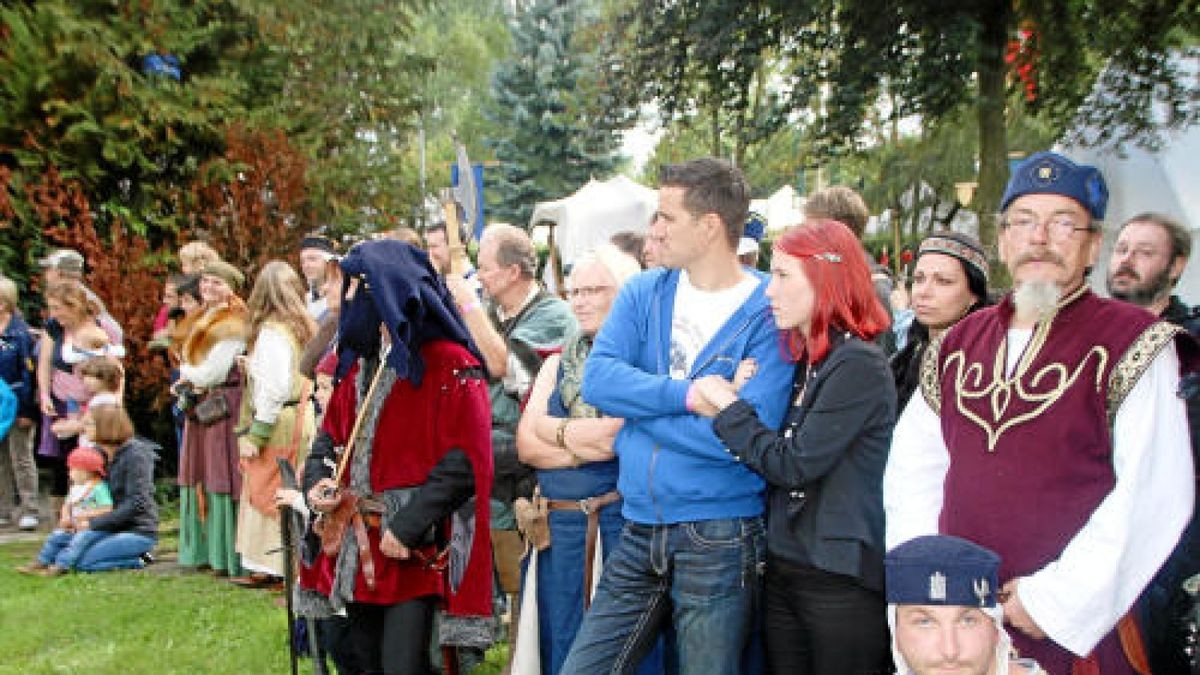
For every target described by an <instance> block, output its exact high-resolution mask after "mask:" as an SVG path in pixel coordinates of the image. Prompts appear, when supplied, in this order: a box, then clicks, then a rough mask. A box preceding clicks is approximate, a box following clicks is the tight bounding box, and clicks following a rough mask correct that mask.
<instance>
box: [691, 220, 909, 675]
mask: <svg viewBox="0 0 1200 675" xmlns="http://www.w3.org/2000/svg"><path fill="white" fill-rule="evenodd" d="M767 297H768V298H769V299H770V301H771V312H772V314H773V315H774V317H775V324H776V326H778V328H779V330H780V336H781V339H782V342H783V346H784V349H785V350H786V351H787V352H788V354H789V355H790V356H791V357H792V360H794V361H795V362H796V373H795V379H794V381H795V385H794V389H793V401H792V406H791V407H790V408H789V410H788V413H787V416H786V418H785V419H784V422H783V426H782V427H780V429H779V430H778V431H776V430H774V429H772V428H769V427H767V426H766V425H764V424H763V423H762V421H761V420H759V418H758V416H757V414H755V412H754V408H752V407H751V406H750V405H748V404H747V403H746V402H744V401H741V400H740V399H738V397H737V393H736V391H735V390H734V387H733V384H732V383H730V382H729V381H728V380H724V379H722V378H719V377H712V376H710V377H707V378H704V379H702V380H700V381H699V382H698V384H697V393H698V394H699V395H700V396H699V398H700V399H702V400H701V401H700V405H699V406H698V407H699V408H700V409H701V410H703V411H705V412H706V413H707V414H711V415H713V416H714V420H713V429H714V431H715V432H716V434H717V436H719V437H720V438H721V440H722V441H723V442H724V443H725V445H726V447H727V448H728V449H729V452H730V454H732V455H733V456H734V457H735V458H736V459H737V460H738V461H740V462H743V463H744V464H746V466H749V467H750V468H752V469H754V470H755V471H757V472H758V473H760V474H762V476H763V477H764V478H765V479H766V481H767V483H768V484H769V488H768V502H767V550H768V555H767V578H766V586H767V591H766V594H765V597H766V622H765V624H766V639H767V659H768V662H769V663H770V670H771V671H773V672H777V673H830V674H838V675H840V674H842V673H885V672H891V668H890V665H891V664H890V655H889V647H888V629H887V625H886V622H885V620H884V610H885V607H886V604H885V602H884V598H883V553H884V548H883V546H884V545H883V497H882V481H883V469H884V466H885V464H886V463H887V453H888V446H889V445H890V444H891V438H892V426H893V424H894V423H895V418H896V389H895V385H894V384H893V381H892V375H891V371H890V370H889V368H888V362H887V358H886V357H885V356H884V355H883V352H882V351H880V350H879V348H878V347H877V346H875V345H874V344H872V342H871V341H872V340H873V339H874V338H875V336H876V335H878V334H879V333H880V332H881V331H883V330H886V329H887V327H888V316H887V313H886V311H885V310H884V309H883V307H882V305H880V304H879V301H878V299H877V297H876V295H875V289H874V286H873V285H872V283H871V272H870V270H869V269H867V265H866V262H865V258H864V257H863V254H862V248H861V247H860V245H859V243H858V240H857V239H856V238H855V237H854V234H853V233H851V231H850V230H849V228H847V227H846V226H845V225H843V224H842V223H839V222H836V221H832V220H812V219H810V220H808V221H806V222H805V223H804V225H802V226H801V227H798V228H796V229H794V230H792V231H790V232H789V233H788V234H786V235H784V236H783V237H782V238H781V239H780V240H779V241H778V242H776V243H775V248H774V255H773V256H772V260H771V283H770V285H769V286H768V287H767Z"/></svg>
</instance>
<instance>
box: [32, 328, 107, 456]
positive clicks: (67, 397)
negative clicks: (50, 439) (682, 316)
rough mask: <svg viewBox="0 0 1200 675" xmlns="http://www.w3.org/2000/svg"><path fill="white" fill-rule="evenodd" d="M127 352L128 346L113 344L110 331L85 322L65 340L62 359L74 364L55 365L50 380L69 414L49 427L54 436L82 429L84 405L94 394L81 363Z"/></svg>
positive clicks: (74, 432)
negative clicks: (65, 367)
mask: <svg viewBox="0 0 1200 675" xmlns="http://www.w3.org/2000/svg"><path fill="white" fill-rule="evenodd" d="M124 356H125V348H124V347H121V346H120V345H114V344H112V343H111V342H110V341H109V336H108V333H106V332H105V331H104V329H103V328H101V327H100V326H99V325H90V326H84V327H83V328H80V329H79V330H78V331H76V332H75V335H74V337H73V338H72V339H71V340H68V341H66V342H64V343H63V347H62V360H63V361H65V362H66V363H68V364H70V365H71V366H72V372H70V373H68V372H66V371H62V370H58V369H55V370H54V373H53V375H52V379H51V380H50V389H51V391H52V392H53V393H54V397H55V398H57V399H58V400H60V401H63V402H64V403H65V404H66V407H67V411H66V415H65V416H64V417H62V418H60V419H59V420H58V421H57V422H55V423H54V424H53V425H52V426H51V427H50V429H51V431H53V432H54V435H55V436H57V437H58V438H70V437H72V436H75V435H77V434H78V433H79V419H80V417H81V416H82V414H83V405H84V404H85V403H86V402H87V400H88V399H89V398H91V394H92V392H89V391H88V390H87V387H86V385H85V384H84V383H83V377H82V372H81V370H82V364H84V363H86V362H87V361H88V360H90V359H93V358H95V357H110V358H113V359H119V358H122V357H124ZM64 423H65V424H64Z"/></svg>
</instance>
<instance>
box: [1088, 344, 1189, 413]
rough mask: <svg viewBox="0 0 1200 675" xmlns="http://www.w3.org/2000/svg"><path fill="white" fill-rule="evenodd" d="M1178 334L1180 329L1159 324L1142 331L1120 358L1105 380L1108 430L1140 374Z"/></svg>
mask: <svg viewBox="0 0 1200 675" xmlns="http://www.w3.org/2000/svg"><path fill="white" fill-rule="evenodd" d="M1181 332H1183V329H1181V328H1180V327H1179V326H1176V325H1175V324H1172V323H1167V322H1166V321H1159V322H1158V323H1156V324H1154V325H1152V326H1150V327H1149V328H1147V329H1146V330H1145V331H1143V332H1142V334H1141V335H1139V336H1138V338H1137V339H1136V340H1134V341H1133V344H1132V345H1130V346H1129V349H1127V350H1125V353H1124V354H1122V355H1121V358H1120V360H1118V361H1117V363H1116V365H1115V366H1113V370H1112V374H1111V375H1109V378H1108V400H1107V401H1106V403H1107V408H1108V425H1109V426H1110V427H1111V426H1112V425H1113V423H1115V422H1116V421H1117V410H1118V409H1119V408H1120V407H1121V404H1122V403H1124V402H1125V397H1126V396H1128V395H1129V392H1131V391H1133V386H1134V385H1135V384H1137V381H1138V379H1139V378H1141V376H1142V373H1144V372H1146V370H1147V369H1148V368H1149V367H1150V364H1151V363H1152V362H1153V361H1154V359H1155V357H1157V356H1158V353H1159V352H1161V351H1162V350H1163V347H1166V346H1167V345H1168V344H1170V343H1171V341H1172V340H1174V339H1175V335H1176V334H1177V333H1181Z"/></svg>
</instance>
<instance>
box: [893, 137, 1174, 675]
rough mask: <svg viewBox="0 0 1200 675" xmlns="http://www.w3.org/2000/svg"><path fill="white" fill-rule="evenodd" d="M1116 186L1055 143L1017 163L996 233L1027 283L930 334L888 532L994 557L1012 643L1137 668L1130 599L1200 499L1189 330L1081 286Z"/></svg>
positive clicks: (1034, 653) (1139, 659) (1067, 664)
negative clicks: (963, 543)
mask: <svg viewBox="0 0 1200 675" xmlns="http://www.w3.org/2000/svg"><path fill="white" fill-rule="evenodd" d="M1106 199H1107V191H1106V188H1105V185H1104V181H1103V178H1102V177H1101V176H1100V173H1099V172H1098V171H1097V170H1096V169H1094V168H1092V167H1087V166H1078V165H1076V164H1074V163H1072V162H1071V161H1070V160H1069V159H1067V158H1065V157H1062V156H1060V155H1056V154H1054V153H1037V154H1035V155H1033V156H1032V157H1030V158H1029V159H1028V160H1026V161H1025V162H1024V163H1023V164H1021V165H1020V166H1019V167H1017V169H1016V171H1015V172H1014V174H1013V177H1012V180H1011V181H1010V183H1009V185H1008V188H1007V189H1006V191H1005V195H1004V198H1003V200H1002V204H1001V208H1002V209H1003V211H1004V213H1003V219H1002V222H1001V230H1000V239H999V244H1000V257H1001V259H1002V260H1003V261H1004V263H1005V265H1006V266H1007V267H1008V269H1009V271H1010V273H1011V274H1012V278H1013V284H1014V291H1013V293H1011V294H1009V295H1008V296H1006V297H1005V298H1004V299H1003V301H1002V302H1001V303H1000V304H998V305H996V306H995V307H991V308H988V309H986V310H983V311H980V312H976V313H975V314H972V315H970V316H968V317H966V318H965V319H963V320H962V321H961V322H959V323H958V325H956V326H955V327H954V328H953V329H951V330H950V331H948V332H947V333H946V334H945V336H944V337H943V339H942V340H941V342H940V344H939V343H935V344H933V345H931V346H930V349H929V350H928V351H927V357H926V363H925V364H924V367H923V372H922V394H923V395H922V396H914V397H913V398H912V400H911V402H910V403H909V406H908V408H906V409H905V411H904V414H903V415H902V417H901V419H900V422H899V423H898V424H897V427H896V431H895V435H894V440H893V445H892V452H891V456H890V458H889V462H888V469H887V473H886V475H885V478H884V505H885V508H886V509H887V516H888V522H887V529H888V532H887V539H888V546H889V547H892V546H896V545H898V544H900V543H903V542H904V541H907V540H909V539H912V538H914V537H917V536H920V535H924V534H933V533H940V534H949V535H955V536H958V537H962V538H964V539H968V540H971V541H975V542H977V543H979V544H980V545H982V546H985V547H987V548H989V549H991V550H993V551H995V552H996V553H998V554H999V555H1000V557H1001V559H1002V560H1003V563H1002V565H1001V568H1000V582H1001V583H1002V584H1003V590H1002V594H1001V595H1002V598H1003V609H1004V619H1005V621H1006V622H1007V623H1009V624H1010V625H1011V626H1012V627H1013V628H1014V629H1015V630H1013V631H1012V633H1013V642H1014V646H1015V647H1016V649H1017V650H1018V651H1019V653H1020V654H1021V655H1022V656H1026V657H1033V658H1034V659H1036V660H1037V661H1038V662H1039V663H1040V664H1041V665H1042V666H1043V667H1044V668H1046V670H1047V671H1048V672H1051V673H1063V674H1066V673H1104V674H1105V675H1108V674H1110V673H1134V672H1138V670H1140V668H1141V666H1143V665H1144V661H1145V657H1144V653H1143V652H1142V650H1141V649H1140V647H1141V643H1140V639H1139V635H1138V629H1137V626H1136V625H1135V623H1134V622H1133V621H1132V619H1131V618H1130V617H1129V615H1128V614H1127V613H1128V611H1129V609H1130V607H1131V605H1132V604H1133V602H1134V600H1135V599H1136V598H1137V596H1138V593H1139V592H1140V591H1141V589H1142V588H1143V587H1144V586H1145V585H1146V583H1147V582H1148V581H1149V580H1150V578H1151V577H1152V576H1153V575H1154V573H1155V571H1156V570H1157V569H1158V567H1159V566H1160V565H1161V564H1162V562H1163V560H1165V559H1166V557H1167V555H1168V553H1169V552H1170V551H1171V549H1172V547H1173V546H1174V545H1175V543H1176V541H1178V538H1179V534H1180V532H1181V531H1182V530H1183V526H1184V524H1185V523H1186V522H1187V519H1188V516H1189V515H1190V513H1191V509H1192V500H1193V497H1194V495H1193V485H1192V480H1191V476H1192V459H1191V452H1190V449H1189V443H1188V430H1187V423H1186V419H1185V416H1184V408H1183V402H1182V401H1181V400H1179V398H1177V397H1176V395H1175V392H1176V389H1177V386H1178V382H1179V363H1180V362H1179V355H1180V353H1182V352H1177V350H1176V336H1177V335H1178V331H1177V329H1176V328H1175V327H1174V326H1171V325H1170V324H1166V323H1162V322H1159V321H1157V320H1156V318H1155V317H1154V316H1152V315H1150V314H1149V313H1148V312H1145V311H1144V310H1142V309H1139V308H1137V307H1132V306H1130V305H1127V304H1125V303H1119V302H1114V301H1110V300H1105V299H1101V298H1098V297H1096V296H1095V295H1094V294H1092V293H1091V291H1090V290H1088V288H1087V286H1086V284H1085V278H1086V275H1087V272H1088V270H1089V269H1090V267H1091V266H1092V265H1094V264H1095V261H1096V257H1097V255H1098V253H1099V250H1100V239H1101V235H1100V232H1099V228H1098V221H1100V220H1101V219H1102V218H1103V216H1104V208H1105V202H1106ZM1183 344H1184V343H1182V342H1181V343H1180V345H1183ZM1188 355H1190V352H1189V353H1188ZM1143 672H1144V671H1143Z"/></svg>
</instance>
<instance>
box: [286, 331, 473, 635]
mask: <svg viewBox="0 0 1200 675" xmlns="http://www.w3.org/2000/svg"><path fill="white" fill-rule="evenodd" d="M421 357H422V359H423V360H424V362H425V377H424V380H423V381H422V383H421V386H420V387H419V388H414V387H413V386H412V383H411V382H409V381H408V380H398V381H397V382H396V383H395V384H394V385H393V386H392V391H391V393H390V394H389V395H388V398H387V399H386V400H385V401H384V404H383V405H384V407H383V411H382V412H381V414H380V416H379V424H378V427H377V428H376V430H375V438H374V444H373V448H372V451H371V490H372V491H374V492H376V493H380V492H383V491H384V490H388V489H392V488H400V487H411V486H417V485H422V484H424V483H425V480H426V478H427V477H428V475H429V472H430V471H431V470H432V469H433V467H434V466H436V465H437V463H438V462H439V461H440V460H441V459H442V457H444V456H445V454H446V453H447V452H449V451H450V450H452V449H454V448H458V449H460V450H462V451H463V452H464V453H465V454H466V455H467V457H468V459H470V461H471V466H472V468H473V470H474V474H475V496H476V499H475V523H476V526H475V536H474V539H473V540H472V543H471V554H470V559H469V561H468V563H467V569H466V572H465V575H464V577H463V580H462V583H461V584H460V586H459V588H458V589H457V590H456V591H452V590H451V589H450V587H449V583H448V580H447V577H448V570H436V569H431V568H430V567H428V566H426V565H425V564H423V563H422V562H420V561H419V560H417V559H416V557H414V558H413V559H409V560H396V559H394V558H389V557H387V556H384V555H383V554H382V553H380V551H379V539H380V531H379V530H378V529H374V528H368V534H369V537H370V541H371V555H372V557H373V559H374V562H375V588H374V589H371V588H368V586H367V583H366V580H365V579H364V577H363V574H362V568H361V565H360V567H359V571H358V574H357V576H356V578H355V584H354V599H355V601H357V602H365V603H371V604H382V605H390V604H395V603H398V602H404V601H406V600H411V599H413V598H417V597H421V596H427V595H433V596H437V597H440V598H442V599H443V600H444V601H445V603H446V604H445V608H446V609H447V611H449V612H450V613H451V614H456V615H477V616H491V614H492V604H491V596H492V558H491V542H490V537H489V529H488V522H489V520H488V518H489V509H488V499H489V496H490V493H491V484H492V448H491V424H490V420H491V407H490V404H489V401H488V393H487V383H486V382H485V381H484V380H482V379H478V378H466V377H460V376H459V375H458V374H457V373H458V372H459V371H460V370H462V369H466V368H479V367H480V364H479V362H478V361H477V360H476V359H475V358H474V357H473V356H472V355H471V354H470V352H468V351H467V350H466V349H464V348H462V347H461V346H459V345H458V344H456V343H453V342H449V341H435V342H430V343H427V344H425V345H424V346H422V347H421ZM357 372H358V366H357V365H356V366H355V367H354V368H353V369H351V371H350V373H348V374H347V375H346V376H345V377H344V378H343V379H342V381H341V382H340V383H339V384H338V386H337V388H336V389H335V390H334V392H333V396H332V397H331V399H330V402H329V409H328V411H327V412H326V414H325V419H324V422H323V423H322V429H323V430H325V431H326V432H328V433H329V435H330V436H331V437H332V439H333V441H334V443H335V444H336V445H339V446H340V445H344V444H345V443H346V441H347V439H348V438H349V436H350V432H351V429H352V427H353V426H354V420H355V416H356V415H357V391H356V389H355V379H356V377H355V376H356V374H357ZM351 462H353V459H351ZM349 474H350V472H349V471H346V475H345V482H348V481H349ZM346 536H353V533H352V532H351V531H350V530H349V528H348V529H347V534H346ZM421 553H422V554H423V555H424V556H425V557H426V558H428V559H432V558H433V557H434V556H436V555H437V551H436V550H434V547H432V546H428V547H425V548H423V549H421ZM334 564H335V561H334V560H332V559H330V558H327V557H326V556H325V555H324V554H320V555H319V556H318V558H317V560H316V562H315V564H314V566H313V569H312V570H309V571H308V573H307V574H306V575H305V576H306V577H307V578H308V579H309V580H312V579H313V577H314V576H315V577H316V588H317V590H318V591H320V592H321V593H323V594H326V595H328V594H329V593H330V590H331V587H332V582H333V575H334Z"/></svg>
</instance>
